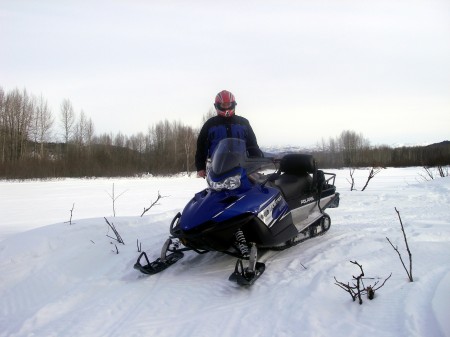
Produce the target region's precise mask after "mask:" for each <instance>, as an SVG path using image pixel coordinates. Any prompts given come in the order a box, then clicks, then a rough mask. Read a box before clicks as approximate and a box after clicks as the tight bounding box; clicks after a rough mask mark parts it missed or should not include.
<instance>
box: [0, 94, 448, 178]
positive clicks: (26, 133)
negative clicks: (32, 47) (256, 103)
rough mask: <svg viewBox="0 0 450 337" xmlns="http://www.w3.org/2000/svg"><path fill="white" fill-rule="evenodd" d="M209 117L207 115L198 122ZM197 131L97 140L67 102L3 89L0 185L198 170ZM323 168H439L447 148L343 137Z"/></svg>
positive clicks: (152, 131) (321, 150) (175, 127)
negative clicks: (55, 103) (55, 107)
mask: <svg viewBox="0 0 450 337" xmlns="http://www.w3.org/2000/svg"><path fill="white" fill-rule="evenodd" d="M213 114H214V112H213V111H209V112H208V113H207V114H206V115H205V116H203V120H206V119H207V118H208V117H210V116H212V115H213ZM198 132H199V130H198V129H194V128H192V127H190V126H186V125H183V124H182V123H180V122H169V121H167V120H166V121H162V122H159V123H157V124H156V125H153V126H150V127H148V130H147V132H146V133H142V132H141V133H138V134H135V135H132V136H127V135H123V134H121V133H118V134H112V133H109V134H100V135H97V134H96V133H95V126H94V124H93V122H92V120H91V119H90V118H89V117H88V116H87V115H86V114H85V113H84V112H83V111H82V110H81V111H80V113H76V112H75V110H74V108H73V106H72V103H71V102H70V100H68V99H64V100H63V101H62V102H61V105H60V110H59V111H58V112H57V116H56V117H55V116H54V115H53V113H52V111H51V110H50V108H49V105H48V103H47V101H46V100H45V99H44V98H43V97H42V95H41V96H34V95H32V94H29V93H28V92H27V90H25V89H23V90H18V89H15V90H12V91H10V92H7V93H5V92H4V90H3V89H2V88H1V87H0V178H6V179H26V178H57V177H102V176H103V177H113V176H134V175H142V174H154V175H165V174H174V173H178V172H192V171H194V170H195V165H194V156H195V150H196V142H197V135H198ZM313 154H314V155H315V157H316V159H317V160H318V162H319V165H320V167H322V168H341V167H368V166H372V167H387V166H444V165H449V164H450V142H442V143H439V144H434V145H432V146H427V147H401V148H391V147H389V146H377V147H373V146H370V143H369V141H368V140H367V139H365V138H364V137H363V135H362V134H358V133H356V132H354V131H343V132H342V133H341V134H340V135H339V136H338V137H336V138H330V139H328V140H327V141H325V140H322V142H321V144H319V145H318V146H317V148H316V149H315V151H314V152H313Z"/></svg>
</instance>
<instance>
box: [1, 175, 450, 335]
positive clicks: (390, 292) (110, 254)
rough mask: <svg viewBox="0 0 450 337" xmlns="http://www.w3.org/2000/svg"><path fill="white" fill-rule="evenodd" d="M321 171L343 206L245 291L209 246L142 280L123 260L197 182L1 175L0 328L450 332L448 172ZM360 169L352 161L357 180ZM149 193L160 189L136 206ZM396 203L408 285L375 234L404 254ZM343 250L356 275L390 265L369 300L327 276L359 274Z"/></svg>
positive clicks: (156, 231) (40, 331)
mask: <svg viewBox="0 0 450 337" xmlns="http://www.w3.org/2000/svg"><path fill="white" fill-rule="evenodd" d="M332 172H336V173H337V187H338V190H339V192H340V193H341V204H340V207H339V208H337V209H330V210H327V211H328V213H329V214H330V216H331V221H332V225H331V228H330V230H329V232H327V233H326V234H325V235H324V236H321V237H318V238H314V239H311V240H309V241H307V242H305V243H302V244H300V245H298V246H295V247H292V248H290V249H287V250H285V251H282V252H276V253H274V254H271V255H272V257H271V258H270V259H268V260H267V262H266V267H267V268H266V271H265V273H264V274H263V275H262V276H261V278H260V279H258V281H257V282H256V283H255V284H254V285H253V286H252V287H250V288H245V287H239V286H237V285H236V284H233V283H231V282H229V281H228V280H227V278H228V276H229V275H230V274H231V272H232V271H233V268H234V263H235V259H234V258H232V257H229V256H224V255H221V254H219V253H209V254H205V255H197V254H195V253H193V252H189V253H187V254H186V256H185V258H184V259H183V260H181V261H179V262H178V263H177V264H175V265H174V266H172V267H171V268H169V269H167V270H166V271H164V272H162V273H161V274H158V275H154V276H150V277H149V276H145V275H142V274H140V273H138V272H137V271H135V270H134V269H133V264H134V263H135V261H136V258H137V256H138V252H137V246H136V239H139V242H141V243H142V248H143V250H145V251H146V252H147V253H148V255H149V258H156V257H157V256H158V255H159V251H160V248H161V246H162V244H163V243H164V240H165V239H166V238H167V236H168V227H169V224H170V221H171V220H172V217H173V216H174V215H175V214H176V212H178V211H181V210H182V208H183V206H184V204H185V203H186V202H187V201H188V200H189V199H190V198H191V197H192V195H193V193H195V192H196V191H198V190H200V189H201V188H204V187H205V182H204V180H202V179H196V178H189V177H175V178H148V179H120V180H112V179H111V180H108V179H95V180H77V179H68V180H62V181H49V182H29V183H9V182H0V185H1V186H0V189H1V191H2V194H1V195H0V205H1V206H0V207H1V209H0V214H1V217H2V223H1V224H0V238H3V240H2V241H0V273H1V278H0V298H1V300H0V327H1V329H0V336H1V337H6V336H8V337H10V336H17V337H21V336H121V337H122V336H163V337H164V336H334V337H340V336H345V337H347V336H355V337H356V336H363V335H364V336H371V337H373V336H380V337H381V336H383V337H390V336H392V337H401V336H404V337H411V336H417V337H419V336H432V337H440V336H442V337H444V336H450V325H449V323H448V322H449V320H448V312H449V311H450V310H449V309H450V260H449V256H450V220H449V215H450V214H449V213H450V211H449V208H448V205H449V204H450V178H440V179H436V180H434V181H431V182H423V181H420V177H419V176H418V173H420V172H421V168H407V169H394V168H389V169H386V170H383V171H381V172H380V173H379V174H378V175H377V176H376V177H375V178H374V179H372V180H371V182H370V184H369V187H368V188H367V190H366V191H364V192H360V191H353V192H350V191H349V183H348V182H347V181H346V178H347V177H348V172H347V171H345V170H336V171H332ZM367 174H368V172H367V171H364V170H360V171H357V172H356V175H355V182H356V188H358V187H359V188H360V187H361V186H363V184H364V183H365V179H366V177H367ZM113 182H115V188H116V192H117V193H120V192H121V191H126V193H124V194H123V195H122V196H121V197H120V198H119V199H117V201H116V211H117V214H118V216H116V217H115V218H114V217H112V216H111V200H110V199H109V197H108V195H107V193H106V191H110V189H111V185H112V183H113ZM158 191H160V192H161V194H162V195H164V196H166V197H165V198H163V199H161V200H160V201H159V205H158V206H155V207H154V208H152V209H151V210H150V211H149V212H148V213H146V215H145V216H144V217H139V215H140V213H141V212H142V209H143V208H144V207H148V205H149V204H150V202H151V199H153V200H155V198H156V196H157V193H158ZM72 203H75V209H74V217H73V224H72V225H70V224H68V223H65V222H66V221H67V220H68V219H69V211H68V210H69V209H70V208H71V207H72ZM394 207H396V208H397V209H398V210H399V211H400V214H401V217H402V220H403V223H404V225H405V230H406V233H407V237H408V242H409V245H410V248H411V252H412V255H413V276H414V280H415V281H414V282H413V283H409V282H408V280H407V276H406V273H405V271H404V270H403V267H402V266H401V263H400V261H399V259H398V256H397V254H396V253H395V251H394V250H393V249H392V247H391V246H390V245H389V243H388V242H387V240H386V237H389V238H390V240H391V241H392V242H393V243H394V244H395V245H398V247H399V249H400V252H401V253H402V254H403V258H404V259H406V260H407V255H406V251H405V249H404V242H403V237H402V233H401V229H400V225H399V221H398V218H397V214H396V212H395V210H394ZM104 216H106V217H107V218H108V220H109V221H110V222H113V223H114V225H115V226H116V228H117V230H118V231H119V233H120V235H121V236H122V238H123V240H124V241H125V245H121V244H117V243H116V242H115V241H114V240H112V239H111V238H108V237H107V236H106V235H107V234H108V235H110V236H113V235H114V234H113V233H112V232H111V231H109V232H108V226H107V225H106V222H105V220H104V218H103V217H104ZM55 217H59V219H60V220H59V221H55ZM115 245H117V248H118V250H119V254H116V252H115V251H116V248H115ZM261 259H262V260H264V259H265V257H264V256H262V258H261ZM350 260H352V261H353V260H356V261H358V262H359V263H361V264H362V265H363V268H364V271H365V273H366V276H367V277H376V278H380V279H381V280H384V279H385V278H386V277H387V276H388V275H389V274H390V273H391V272H392V277H391V278H390V279H389V280H388V281H387V282H386V284H385V286H384V287H383V288H381V289H379V290H378V291H377V293H376V297H375V299H374V300H373V301H369V300H367V299H365V298H364V299H363V300H364V303H363V304H362V305H359V304H357V303H356V302H352V301H351V298H350V296H349V295H348V294H347V293H345V292H344V291H343V290H341V289H340V288H338V287H337V286H336V285H334V277H336V278H337V279H338V280H340V281H345V282H347V281H351V276H352V275H355V274H357V273H358V272H359V270H358V269H357V268H355V266H354V265H352V264H351V263H350V262H349V261H350ZM369 283H370V282H369Z"/></svg>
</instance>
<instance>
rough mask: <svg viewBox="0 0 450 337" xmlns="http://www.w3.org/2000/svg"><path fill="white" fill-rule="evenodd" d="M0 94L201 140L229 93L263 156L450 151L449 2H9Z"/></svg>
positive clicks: (2, 32) (132, 130)
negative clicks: (174, 127) (168, 127)
mask: <svg viewBox="0 0 450 337" xmlns="http://www.w3.org/2000/svg"><path fill="white" fill-rule="evenodd" d="M0 86H1V87H3V89H4V90H5V91H6V92H8V91H10V90H12V89H15V88H19V89H23V88H26V89H27V90H28V92H30V93H32V94H35V95H41V94H42V95H43V97H44V98H46V99H47V101H48V103H49V105H50V107H51V109H52V113H53V115H54V116H55V118H56V119H58V118H57V117H58V116H59V113H60V104H61V102H62V101H63V99H69V100H70V101H71V102H72V104H73V106H74V108H75V111H76V112H77V113H80V111H81V110H83V112H84V113H85V114H86V115H87V116H88V117H90V118H91V119H92V121H93V123H94V125H95V128H96V133H97V134H100V133H104V132H108V133H109V132H113V133H117V132H119V131H120V132H122V133H123V134H126V135H129V136H131V135H133V134H136V133H138V132H144V133H146V132H147V129H148V127H149V126H151V125H153V124H155V123H157V122H159V121H162V120H164V119H167V120H169V121H170V122H172V121H180V122H182V123H184V124H185V125H191V126H193V127H195V128H199V127H200V126H201V120H202V116H203V115H205V114H206V113H207V112H208V110H209V109H210V108H211V107H212V105H213V102H214V97H215V95H216V93H217V92H219V91H221V90H223V89H227V90H230V91H231V92H232V93H233V94H234V95H235V97H236V101H237V102H238V105H237V108H236V114H238V115H241V116H244V117H246V118H248V119H249V121H250V122H251V125H252V127H253V129H254V131H255V133H256V135H257V138H258V142H259V144H260V145H262V146H271V145H298V146H310V145H314V144H316V143H317V142H320V141H321V139H325V140H328V139H329V138H330V137H336V136H338V135H339V134H340V133H341V131H343V130H353V131H356V132H358V133H362V134H363V136H364V137H365V138H367V139H369V140H370V142H371V144H372V145H379V144H388V145H397V144H408V145H415V144H425V143H434V142H440V141H443V140H450V1H449V0H407V1H406V0H405V1H396V0H377V1H372V0H370V1H369V0H314V1H313V0H309V1H306V0H298V1H294V0H291V1H289V0H268V1H265V0H259V1H245V0H230V1H213V0H205V1H196V0H191V1H187V0H185V1H181V0H147V1H144V0H123V1H119V0H116V1H99V0H89V1H83V0H76V1H75V0H59V1H57V0H54V1H51V0H39V1H36V0H0Z"/></svg>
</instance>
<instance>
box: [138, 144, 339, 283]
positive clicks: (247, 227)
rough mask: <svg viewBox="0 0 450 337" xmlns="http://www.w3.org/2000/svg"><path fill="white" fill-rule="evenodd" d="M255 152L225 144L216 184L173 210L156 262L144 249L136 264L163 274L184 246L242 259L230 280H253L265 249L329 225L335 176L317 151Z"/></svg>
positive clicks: (211, 179)
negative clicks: (254, 154) (276, 155)
mask: <svg viewBox="0 0 450 337" xmlns="http://www.w3.org/2000/svg"><path fill="white" fill-rule="evenodd" d="M249 152H250V151H249V149H247V148H246V144H245V141H243V140H240V139H235V138H228V139H224V140H222V141H221V142H220V143H219V144H218V146H217V148H216V150H215V152H214V154H213V156H212V158H211V162H210V164H209V165H208V167H207V172H208V173H207V183H208V186H209V187H208V188H206V189H204V190H203V191H201V192H198V193H196V194H195V195H194V197H193V198H192V199H191V200H190V201H189V203H188V204H187V205H186V207H185V208H184V210H183V212H182V213H178V214H177V215H176V216H175V217H174V219H173V220H172V223H171V224H170V237H169V238H168V239H167V241H166V242H165V244H164V245H163V247H162V250H161V256H160V257H159V258H158V259H157V260H155V261H153V262H150V261H149V259H148V257H147V254H146V253H145V252H143V253H141V254H140V255H139V257H138V260H137V262H136V264H135V265H134V268H136V269H138V270H139V271H141V272H142V273H145V274H156V273H158V272H161V271H163V270H164V269H166V268H168V267H169V266H171V265H172V264H174V263H175V262H177V261H178V260H180V259H181V258H182V257H183V256H184V252H185V251H189V250H193V251H194V252H196V253H199V254H204V253H207V252H209V251H218V252H222V253H225V254H228V255H231V256H234V257H236V258H237V262H236V266H235V271H234V272H233V273H232V274H231V276H230V277H229V279H230V280H231V281H235V282H237V283H238V284H240V285H251V284H253V283H254V282H255V280H256V279H258V278H259V277H260V276H261V274H262V273H263V272H264V270H265V265H264V263H263V262H259V261H258V252H259V251H267V250H283V249H286V248H289V247H292V246H294V245H296V244H298V243H300V242H303V241H305V240H307V239H309V238H312V237H315V236H318V235H322V234H324V233H325V232H326V231H328V229H329V228H330V225H331V220H330V217H329V215H328V214H326V213H325V212H324V210H325V209H326V208H335V207H338V206H339V193H337V192H336V187H335V185H334V183H335V178H336V175H335V174H333V173H325V172H323V171H321V170H318V169H317V167H316V162H315V160H314V158H313V157H312V156H311V155H307V154H297V153H291V154H286V155H284V156H283V157H281V158H280V159H275V158H268V157H264V156H258V157H251V156H249ZM250 153H251V152H250ZM143 259H144V262H143V263H144V264H142V263H141V262H142V260H143Z"/></svg>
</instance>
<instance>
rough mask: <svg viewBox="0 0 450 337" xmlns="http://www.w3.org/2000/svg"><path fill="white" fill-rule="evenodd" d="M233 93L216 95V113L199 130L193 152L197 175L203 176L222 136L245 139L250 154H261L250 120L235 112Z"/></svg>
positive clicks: (224, 92) (225, 92) (225, 91)
mask: <svg viewBox="0 0 450 337" xmlns="http://www.w3.org/2000/svg"><path fill="white" fill-rule="evenodd" d="M236 105H237V103H236V100H235V98H234V95H233V94H232V93H231V92H229V91H227V90H222V91H221V92H219V93H218V94H217V95H216V98H215V102H214V107H215V108H216V111H217V115H216V116H214V117H211V118H210V119H208V120H207V121H206V122H205V124H204V125H203V127H202V128H201V130H200V134H199V136H198V139H197V151H196V153H195V166H196V168H197V176H198V177H201V178H205V176H206V162H207V160H208V158H211V156H212V155H213V153H214V150H215V148H216V146H217V144H218V143H219V142H220V141H221V140H222V139H224V138H238V139H243V140H245V141H246V144H247V150H248V152H249V154H250V156H262V152H261V150H260V149H259V146H258V142H257V140H256V136H255V133H254V132H253V129H252V127H251V126H250V122H249V121H248V120H247V119H246V118H244V117H241V116H237V115H236V114H235V108H236Z"/></svg>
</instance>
